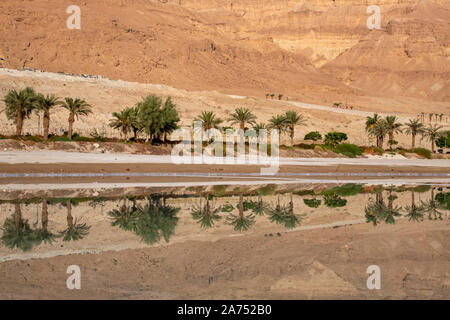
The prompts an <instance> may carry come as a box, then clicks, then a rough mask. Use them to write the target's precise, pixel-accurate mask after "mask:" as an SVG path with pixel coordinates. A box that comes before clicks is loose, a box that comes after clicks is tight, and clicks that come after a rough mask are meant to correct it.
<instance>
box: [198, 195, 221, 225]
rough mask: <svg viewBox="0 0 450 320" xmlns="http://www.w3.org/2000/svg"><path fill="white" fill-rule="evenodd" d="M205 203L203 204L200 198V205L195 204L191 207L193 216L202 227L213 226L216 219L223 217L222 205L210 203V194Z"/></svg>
mask: <svg viewBox="0 0 450 320" xmlns="http://www.w3.org/2000/svg"><path fill="white" fill-rule="evenodd" d="M205 201H206V203H205V205H203V204H202V198H200V204H199V205H193V206H192V209H191V215H192V218H193V219H194V220H195V221H197V223H200V227H201V228H203V229H207V228H211V227H212V226H213V225H214V222H215V221H218V220H220V219H221V216H220V215H219V212H220V211H221V207H215V206H214V205H212V204H211V203H210V200H209V196H208V195H207V196H206V199H205Z"/></svg>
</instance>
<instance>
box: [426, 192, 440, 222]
mask: <svg viewBox="0 0 450 320" xmlns="http://www.w3.org/2000/svg"><path fill="white" fill-rule="evenodd" d="M421 203H422V207H423V208H424V211H425V212H428V219H429V220H443V219H442V212H441V211H440V210H439V209H440V204H439V202H438V201H436V199H435V197H434V187H431V198H430V199H429V200H428V201H425V202H423V201H422V202H421Z"/></svg>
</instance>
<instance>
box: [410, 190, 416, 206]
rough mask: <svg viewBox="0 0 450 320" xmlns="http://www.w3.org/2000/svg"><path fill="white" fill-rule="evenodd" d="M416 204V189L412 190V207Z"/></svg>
mask: <svg viewBox="0 0 450 320" xmlns="http://www.w3.org/2000/svg"><path fill="white" fill-rule="evenodd" d="M415 206H416V200H415V194H414V191H411V208H414V207H415Z"/></svg>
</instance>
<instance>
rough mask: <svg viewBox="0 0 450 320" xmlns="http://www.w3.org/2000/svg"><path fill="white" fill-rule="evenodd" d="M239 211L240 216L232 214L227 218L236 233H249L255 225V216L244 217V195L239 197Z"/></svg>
mask: <svg viewBox="0 0 450 320" xmlns="http://www.w3.org/2000/svg"><path fill="white" fill-rule="evenodd" d="M238 209H239V214H238V215H234V214H233V213H231V214H230V215H229V216H228V217H227V220H228V223H229V224H230V225H232V226H233V227H234V230H236V231H247V230H248V229H249V228H250V227H251V226H252V225H253V224H254V223H255V216H254V215H253V214H248V215H244V196H243V194H242V193H241V194H240V195H239V204H238Z"/></svg>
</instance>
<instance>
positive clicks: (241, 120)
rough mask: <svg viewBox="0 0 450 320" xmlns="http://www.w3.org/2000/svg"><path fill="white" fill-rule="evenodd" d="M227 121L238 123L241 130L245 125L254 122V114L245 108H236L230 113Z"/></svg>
mask: <svg viewBox="0 0 450 320" xmlns="http://www.w3.org/2000/svg"><path fill="white" fill-rule="evenodd" d="M228 121H231V123H232V124H236V123H238V124H239V128H240V129H241V130H245V125H246V124H250V125H253V124H255V123H256V116H255V115H254V114H253V113H252V112H251V111H250V110H249V109H247V108H236V109H235V110H234V112H233V113H232V114H231V115H230V118H229V119H228Z"/></svg>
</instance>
